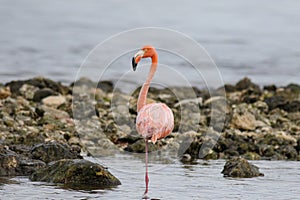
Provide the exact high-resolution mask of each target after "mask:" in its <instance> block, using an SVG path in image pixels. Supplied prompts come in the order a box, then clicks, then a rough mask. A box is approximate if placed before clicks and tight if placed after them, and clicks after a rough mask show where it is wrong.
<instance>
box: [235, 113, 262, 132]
mask: <svg viewBox="0 0 300 200" xmlns="http://www.w3.org/2000/svg"><path fill="white" fill-rule="evenodd" d="M231 123H232V125H233V127H235V128H237V129H241V130H255V128H256V124H257V122H256V119H255V116H254V115H252V114H251V113H250V112H245V113H243V114H238V113H234V114H233V116H232V120H231Z"/></svg>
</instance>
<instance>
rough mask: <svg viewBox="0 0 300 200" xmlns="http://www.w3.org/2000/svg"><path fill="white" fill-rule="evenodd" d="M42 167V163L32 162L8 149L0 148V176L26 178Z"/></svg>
mask: <svg viewBox="0 0 300 200" xmlns="http://www.w3.org/2000/svg"><path fill="white" fill-rule="evenodd" d="M44 165H45V163H44V162H42V161H39V160H33V159H30V158H28V157H26V156H24V155H20V154H17V153H15V152H14V151H11V150H10V149H8V148H4V147H2V146H1V147H0V176H26V175H30V174H31V173H33V172H34V171H35V170H36V169H38V168H40V167H43V166H44Z"/></svg>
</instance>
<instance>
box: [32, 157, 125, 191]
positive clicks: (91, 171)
mask: <svg viewBox="0 0 300 200" xmlns="http://www.w3.org/2000/svg"><path fill="white" fill-rule="evenodd" d="M29 178H30V180H31V181H45V182H51V183H63V184H65V185H66V186H70V187H74V186H75V187H78V188H93V189H100V188H104V187H112V186H117V185H120V184H121V182H120V181H119V180H118V179H117V178H116V177H115V176H113V175H112V174H111V173H110V172H109V171H108V170H107V169H106V168H104V167H103V166H101V165H99V164H96V163H92V162H90V161H87V160H83V159H74V160H70V159H63V160H59V161H54V162H51V163H49V164H48V165H47V166H46V167H44V168H41V169H39V170H37V171H36V172H34V173H33V174H32V175H31V176H30V177H29Z"/></svg>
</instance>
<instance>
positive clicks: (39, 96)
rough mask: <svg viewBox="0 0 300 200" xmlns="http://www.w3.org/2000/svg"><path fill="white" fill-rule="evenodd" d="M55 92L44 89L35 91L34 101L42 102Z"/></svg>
mask: <svg viewBox="0 0 300 200" xmlns="http://www.w3.org/2000/svg"><path fill="white" fill-rule="evenodd" d="M54 94H55V92H54V91H53V90H51V89H49V88H43V89H39V90H37V91H35V93H34V95H33V101H35V102H40V101H41V100H42V99H43V98H45V97H48V96H52V95H54Z"/></svg>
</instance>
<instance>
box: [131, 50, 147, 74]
mask: <svg viewBox="0 0 300 200" xmlns="http://www.w3.org/2000/svg"><path fill="white" fill-rule="evenodd" d="M144 54H145V51H144V50H139V51H138V52H137V53H136V54H135V55H134V56H133V58H132V69H133V71H135V70H136V67H137V65H138V63H139V62H140V60H141V59H142V58H143V56H144Z"/></svg>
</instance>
